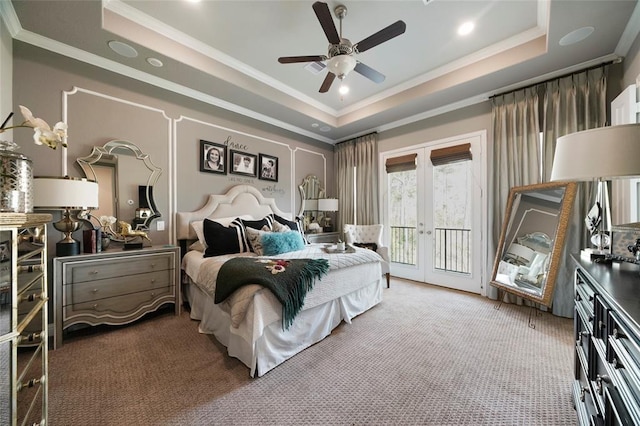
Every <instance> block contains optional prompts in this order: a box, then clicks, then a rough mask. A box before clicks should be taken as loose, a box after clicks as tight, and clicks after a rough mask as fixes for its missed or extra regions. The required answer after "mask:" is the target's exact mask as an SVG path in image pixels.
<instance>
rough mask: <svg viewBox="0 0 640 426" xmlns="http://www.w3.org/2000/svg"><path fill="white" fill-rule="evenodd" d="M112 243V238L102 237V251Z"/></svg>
mask: <svg viewBox="0 0 640 426" xmlns="http://www.w3.org/2000/svg"><path fill="white" fill-rule="evenodd" d="M110 243H111V238H109V237H105V236H103V237H102V251H105V250H106V249H107V247H109V244H110Z"/></svg>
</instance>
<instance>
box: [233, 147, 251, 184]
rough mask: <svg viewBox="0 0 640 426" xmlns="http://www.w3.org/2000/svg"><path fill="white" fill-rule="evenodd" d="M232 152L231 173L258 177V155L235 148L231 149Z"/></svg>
mask: <svg viewBox="0 0 640 426" xmlns="http://www.w3.org/2000/svg"><path fill="white" fill-rule="evenodd" d="M230 152H231V160H230V163H229V167H230V170H229V172H230V173H234V174H236V175H244V176H250V177H256V176H257V175H258V173H257V170H258V158H257V156H256V155H254V154H248V153H246V152H242V151H234V150H231V151H230Z"/></svg>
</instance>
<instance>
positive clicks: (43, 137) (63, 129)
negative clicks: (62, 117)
mask: <svg viewBox="0 0 640 426" xmlns="http://www.w3.org/2000/svg"><path fill="white" fill-rule="evenodd" d="M20 112H22V115H23V116H24V120H25V121H24V123H22V125H21V126H16V127H32V128H33V131H34V132H33V141H34V142H35V143H36V145H47V146H48V147H49V148H52V149H56V148H57V147H58V145H62V146H64V147H66V146H67V143H66V142H65V137H66V136H67V125H66V124H65V123H64V122H62V121H60V122H58V123H56V125H55V126H54V127H53V130H52V129H51V127H50V126H49V124H47V122H46V121H44V120H43V119H41V118H36V117H34V116H33V114H32V113H31V110H29V108H27V107H25V106H23V105H20Z"/></svg>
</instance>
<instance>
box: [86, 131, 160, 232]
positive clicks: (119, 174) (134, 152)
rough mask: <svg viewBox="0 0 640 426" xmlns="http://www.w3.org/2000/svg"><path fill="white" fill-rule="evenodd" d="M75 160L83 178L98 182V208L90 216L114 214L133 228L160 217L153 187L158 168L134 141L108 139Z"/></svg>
mask: <svg viewBox="0 0 640 426" xmlns="http://www.w3.org/2000/svg"><path fill="white" fill-rule="evenodd" d="M76 161H77V163H78V164H79V165H80V167H81V168H82V171H83V172H84V174H85V176H86V177H87V179H91V180H95V181H96V182H98V187H99V197H100V198H99V204H100V208H99V209H97V210H94V211H93V212H92V215H93V216H102V215H107V216H114V217H116V218H118V219H119V220H124V221H125V222H128V223H131V224H132V225H133V226H134V227H135V228H136V229H148V228H149V226H150V225H151V222H152V221H153V220H154V219H156V218H159V217H161V214H160V212H159V211H158V208H157V207H156V203H155V200H154V199H153V186H154V185H155V184H156V182H157V181H158V178H159V177H160V175H161V174H162V169H160V168H159V167H158V166H156V165H155V164H153V162H152V161H151V158H149V155H148V154H145V153H143V152H142V151H141V150H140V148H138V146H136V145H135V144H133V143H131V142H128V141H124V140H112V141H109V142H107V143H106V144H104V146H96V147H93V150H92V151H91V154H90V155H89V156H87V157H82V158H78V159H77V160H76Z"/></svg>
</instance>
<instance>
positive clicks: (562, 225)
mask: <svg viewBox="0 0 640 426" xmlns="http://www.w3.org/2000/svg"><path fill="white" fill-rule="evenodd" d="M557 188H565V191H564V195H563V196H562V201H561V203H560V211H559V212H558V224H557V226H556V232H555V236H550V237H551V239H552V246H551V250H550V252H549V256H550V259H549V264H548V268H547V272H546V277H545V278H544V280H545V281H544V284H543V285H542V288H541V292H540V294H539V295H538V294H535V293H533V292H532V291H527V290H526V289H524V288H521V287H517V286H513V285H508V284H505V283H503V282H499V281H496V275H497V273H498V267H499V265H500V261H501V260H502V259H503V257H504V251H505V240H506V238H507V234H508V233H509V231H510V229H511V227H512V225H513V224H512V223H511V221H512V219H513V216H514V213H515V212H514V211H513V205H514V203H515V201H516V197H517V196H518V195H520V194H526V193H528V192H537V191H543V190H548V189H557ZM576 191H577V184H576V183H574V182H550V183H540V184H534V185H527V186H516V187H513V188H511V189H510V190H509V199H508V201H507V207H506V211H505V215H504V219H503V222H502V230H501V232H500V241H499V243H498V248H497V250H496V256H495V260H494V263H493V273H492V274H491V280H490V284H491V285H492V286H494V287H496V288H498V290H503V291H505V292H507V293H511V294H514V295H516V296H519V297H522V298H523V299H527V300H530V301H532V302H535V303H539V304H541V305H544V306H547V307H551V303H552V300H551V299H552V298H553V293H554V290H555V286H556V278H557V276H558V270H559V267H560V264H561V263H562V260H563V259H562V252H563V248H564V242H565V239H566V233H567V229H568V225H569V220H570V215H571V209H572V208H573V204H574V201H575V198H576ZM499 300H500V301H501V300H502V299H501V298H500V297H499Z"/></svg>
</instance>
